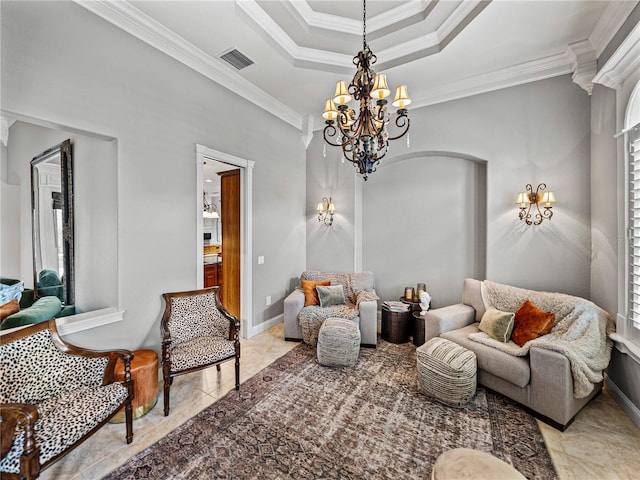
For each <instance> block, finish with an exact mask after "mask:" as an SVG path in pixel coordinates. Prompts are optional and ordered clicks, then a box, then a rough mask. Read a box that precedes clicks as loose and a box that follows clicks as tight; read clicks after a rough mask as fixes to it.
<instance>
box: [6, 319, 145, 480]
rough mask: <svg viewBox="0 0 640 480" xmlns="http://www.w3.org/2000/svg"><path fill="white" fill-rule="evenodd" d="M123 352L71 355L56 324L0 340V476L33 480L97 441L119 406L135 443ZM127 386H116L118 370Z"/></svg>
mask: <svg viewBox="0 0 640 480" xmlns="http://www.w3.org/2000/svg"><path fill="white" fill-rule="evenodd" d="M132 358H133V354H132V353H131V352H130V351H128V350H116V351H104V352H100V351H95V350H87V349H84V348H79V347H75V346H73V345H70V344H68V343H66V342H65V341H64V340H62V338H60V336H59V335H58V331H57V329H56V323H55V320H49V321H47V322H42V323H38V324H35V325H30V326H28V327H25V328H22V329H20V330H16V331H13V332H11V333H7V334H4V335H2V336H1V337H0V402H1V404H0V415H1V423H0V429H1V433H2V445H1V451H0V453H1V456H0V458H1V459H0V472H2V474H1V475H0V476H1V477H2V478H3V479H5V478H7V479H9V478H24V479H27V480H30V479H34V478H37V477H38V476H39V475H40V471H41V470H43V469H45V468H47V467H49V466H50V465H51V464H53V463H54V462H56V461H57V460H59V459H60V458H62V457H64V456H65V455H66V454H67V453H69V452H70V451H71V450H73V449H74V448H75V447H76V446H78V445H79V444H80V443H82V442H83V441H84V440H86V439H87V438H89V437H90V436H91V435H93V433H95V432H96V431H97V430H98V429H99V428H100V427H102V425H104V424H105V423H106V422H108V421H109V419H111V417H113V416H114V415H115V414H116V413H117V412H118V410H119V409H120V408H121V407H122V406H123V405H124V406H125V416H126V431H127V433H126V439H127V443H131V441H132V440H133V427H132V414H131V400H132V398H133V382H132V381H131V370H130V362H131V359H132ZM118 360H120V361H122V362H123V363H124V367H125V379H124V381H123V382H114V381H113V371H114V367H115V365H116V362H117V361H118Z"/></svg>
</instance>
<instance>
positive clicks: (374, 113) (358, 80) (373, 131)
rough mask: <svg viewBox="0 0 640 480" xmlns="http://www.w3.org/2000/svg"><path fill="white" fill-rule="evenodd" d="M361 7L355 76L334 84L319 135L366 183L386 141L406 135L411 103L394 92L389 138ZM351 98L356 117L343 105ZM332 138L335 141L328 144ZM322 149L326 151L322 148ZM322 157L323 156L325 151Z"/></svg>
mask: <svg viewBox="0 0 640 480" xmlns="http://www.w3.org/2000/svg"><path fill="white" fill-rule="evenodd" d="M362 4H363V5H362V50H361V51H360V52H358V55H356V56H355V57H353V63H354V65H355V66H356V67H357V71H356V74H355V76H354V77H353V80H351V83H350V84H349V86H348V87H347V83H346V82H345V81H339V82H338V83H337V84H336V91H335V94H334V97H333V99H331V98H328V99H327V100H326V101H325V105H324V112H322V117H323V118H324V119H325V120H326V126H325V127H324V132H323V136H324V140H325V142H327V143H328V144H329V145H332V146H334V147H341V148H342V153H343V155H344V158H346V159H347V160H349V161H350V162H351V163H353V166H354V167H355V168H357V169H358V174H360V175H362V177H363V178H364V180H367V178H368V176H369V174H371V173H373V172H375V171H376V166H377V165H378V164H379V163H380V160H381V159H382V158H383V157H384V156H385V155H386V154H387V152H388V151H389V140H396V139H398V138H400V137H402V136H404V135H405V134H406V133H407V132H408V131H409V125H410V121H409V117H408V115H407V109H406V107H407V105H409V104H410V103H411V99H410V98H409V95H408V93H407V86H406V85H400V86H398V87H397V88H396V94H395V97H394V99H393V102H392V105H393V106H394V107H396V108H397V109H398V111H397V115H396V118H395V124H396V127H398V128H399V129H400V130H399V132H398V134H397V135H395V136H391V137H390V136H389V132H388V130H387V124H388V123H389V120H390V114H389V113H388V112H387V100H385V99H386V97H388V96H389V94H390V93H391V91H390V90H389V87H388V86H387V77H386V75H384V74H376V73H375V72H374V71H373V69H372V68H371V65H372V64H374V63H375V62H376V60H377V57H376V56H375V55H374V54H373V53H372V52H371V50H370V49H369V45H368V44H367V4H366V0H363V2H362ZM352 97H353V98H354V99H355V100H356V101H359V102H360V112H359V113H358V115H357V116H356V112H355V110H354V109H353V108H351V107H350V106H349V105H347V104H348V103H349V102H350V101H351V98H352ZM335 123H337V125H338V128H336V126H335ZM336 135H337V138H336V139H335V141H332V140H331V139H333V137H336ZM407 147H409V136H408V135H407ZM324 148H325V149H326V145H325V147H324ZM324 153H325V155H326V150H324Z"/></svg>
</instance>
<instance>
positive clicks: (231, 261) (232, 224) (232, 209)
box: [218, 169, 240, 318]
mask: <svg viewBox="0 0 640 480" xmlns="http://www.w3.org/2000/svg"><path fill="white" fill-rule="evenodd" d="M218 175H220V204H221V208H220V221H221V223H222V279H221V283H222V285H221V288H220V292H221V293H220V299H221V300H222V303H223V305H224V306H225V307H226V308H227V310H228V311H229V313H231V314H232V315H235V316H236V317H238V318H240V169H236V170H228V171H226V172H219V173H218Z"/></svg>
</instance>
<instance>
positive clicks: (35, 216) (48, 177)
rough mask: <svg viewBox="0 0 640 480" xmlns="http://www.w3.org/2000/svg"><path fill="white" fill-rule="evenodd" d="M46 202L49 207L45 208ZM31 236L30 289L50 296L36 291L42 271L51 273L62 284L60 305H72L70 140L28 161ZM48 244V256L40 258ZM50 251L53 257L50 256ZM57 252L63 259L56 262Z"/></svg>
mask: <svg viewBox="0 0 640 480" xmlns="http://www.w3.org/2000/svg"><path fill="white" fill-rule="evenodd" d="M58 175H59V176H58ZM58 190H59V192H60V193H59V194H58V195H55V193H54V192H56V191H58ZM46 192H50V193H51V198H50V199H45V195H44V193H46ZM47 201H48V204H49V205H50V207H47ZM47 210H49V211H48V212H47ZM56 210H60V211H61V215H58V214H56V212H55V211H56ZM49 214H50V215H49ZM31 232H32V240H33V241H32V247H33V288H34V290H35V296H36V298H40V297H41V296H46V295H51V293H47V294H46V295H42V293H43V292H42V291H40V290H41V288H42V287H40V290H39V275H40V271H41V270H43V269H53V270H55V271H56V272H57V273H58V275H59V277H60V279H61V280H62V289H63V292H62V293H63V303H64V304H65V305H73V303H74V301H75V299H74V295H75V287H74V255H73V161H72V156H71V140H65V141H64V142H62V143H60V144H59V145H56V146H55V147H52V148H50V149H48V150H46V151H44V152H43V153H41V154H40V155H38V156H36V157H34V158H33V159H32V160H31ZM47 242H48V246H49V249H48V252H49V253H46V254H43V250H45V249H46V247H47ZM53 251H55V252H56V253H55V254H51V252H53ZM60 252H62V259H59V256H60V255H59V254H60ZM54 256H55V257H56V258H54ZM54 264H55V266H54Z"/></svg>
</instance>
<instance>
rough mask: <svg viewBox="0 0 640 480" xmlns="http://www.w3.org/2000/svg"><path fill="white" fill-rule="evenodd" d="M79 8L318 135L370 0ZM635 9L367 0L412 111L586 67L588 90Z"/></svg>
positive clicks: (383, 55)
mask: <svg viewBox="0 0 640 480" xmlns="http://www.w3.org/2000/svg"><path fill="white" fill-rule="evenodd" d="M78 3H79V4H80V5H82V6H84V7H85V8H87V9H89V10H91V11H93V12H94V13H96V14H97V15H100V16H101V17H103V18H105V19H106V20H108V21H110V22H112V23H114V24H115V25H117V26H119V27H120V28H122V29H124V30H126V31H128V32H129V33H131V34H133V35H135V36H137V37H138V38H140V39H142V40H143V41H146V42H147V43H149V44H150V45H152V46H154V47H156V48H158V49H160V50H162V51H164V52H165V53H167V54H168V55H170V56H172V57H174V58H175V59H177V60H178V61H181V62H183V63H185V64H186V65H188V66H190V67H191V68H193V69H194V70H196V71H198V72H200V73H202V74H203V75H206V76H208V77H209V78H211V79H212V80H214V81H216V82H218V83H220V84H222V85H224V86H225V87H227V88H229V89H230V90H232V91H234V92H236V93H238V94H239V95H241V96H242V97H244V98H246V99H248V100H249V101H252V102H253V103H255V104H257V105H259V106H260V107H262V108H264V109H266V110H268V111H270V112H272V113H273V114H274V115H276V116H278V117H280V118H282V119H283V120H285V121H286V122H288V123H291V124H292V125H294V126H296V127H297V128H300V129H303V130H306V129H307V128H308V123H307V119H308V116H313V117H314V121H315V127H316V128H319V127H321V125H322V123H321V118H320V113H321V111H322V107H323V104H324V99H325V98H327V97H330V96H332V95H333V89H334V86H335V82H336V81H337V80H342V79H343V80H347V81H350V80H351V78H352V77H353V74H354V73H355V68H354V66H353V64H352V58H353V56H354V55H356V53H357V52H358V50H360V49H361V48H362V2H361V1H354V0H345V1H339V0H279V1H277V0H214V1H166V0H165V1H149V0H144V1H142V0H133V1H129V2H126V1H118V2H109V1H106V0H98V1H81V0H79V1H78ZM637 3H638V0H624V1H597V0H579V1H564V0H549V1H547V0H534V1H516V0H493V1H480V0H465V1H461V0H440V1H437V0H369V1H368V2H367V41H368V44H369V46H370V48H371V50H372V51H373V52H374V53H375V54H376V55H377V57H378V61H377V63H376V64H375V65H373V67H374V70H375V71H376V72H378V73H386V74H387V78H388V81H389V85H390V87H391V88H393V86H395V85H397V84H400V83H403V84H407V85H408V86H409V93H410V95H411V98H412V99H413V104H412V105H411V107H410V108H415V107H419V106H424V105H429V104H433V103H438V102H441V101H446V100H451V99H455V98H461V97H464V96H468V95H472V94H476V93H481V92H486V91H490V90H495V89H498V88H504V87H506V86H511V85H517V84H521V83H526V82H530V81H535V80H539V79H543V78H548V77H552V76H556V75H562V74H567V73H572V72H574V71H576V70H577V69H579V70H580V75H582V76H583V77H584V78H587V80H586V82H585V81H584V79H583V82H582V83H586V84H588V83H589V81H590V78H591V77H592V75H593V73H595V59H596V58H597V56H598V55H600V53H601V52H602V50H603V49H604V47H605V46H606V45H607V43H608V42H609V41H610V40H611V38H612V37H613V35H614V34H615V32H616V31H617V30H618V28H619V27H620V26H621V24H622V23H623V22H624V20H625V19H626V17H627V16H628V14H629V13H630V12H631V10H633V8H634V7H635V6H636V4H637ZM234 48H236V49H238V50H239V51H240V52H242V53H243V54H244V55H246V56H247V57H248V58H250V59H251V60H253V62H254V64H253V65H250V66H249V67H246V68H244V69H242V70H240V71H238V70H236V69H235V68H233V67H231V66H230V65H228V64H227V63H226V62H224V61H222V60H220V58H219V57H220V55H221V54H223V53H226V52H228V51H229V50H231V49H234ZM583 67H584V68H583ZM585 72H592V73H586V74H585ZM578 80H580V79H579V78H578V79H576V82H577V83H579V84H580V82H579V81H578ZM581 86H582V87H583V88H585V89H586V88H587V86H585V85H582V84H581ZM585 94H586V93H585Z"/></svg>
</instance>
